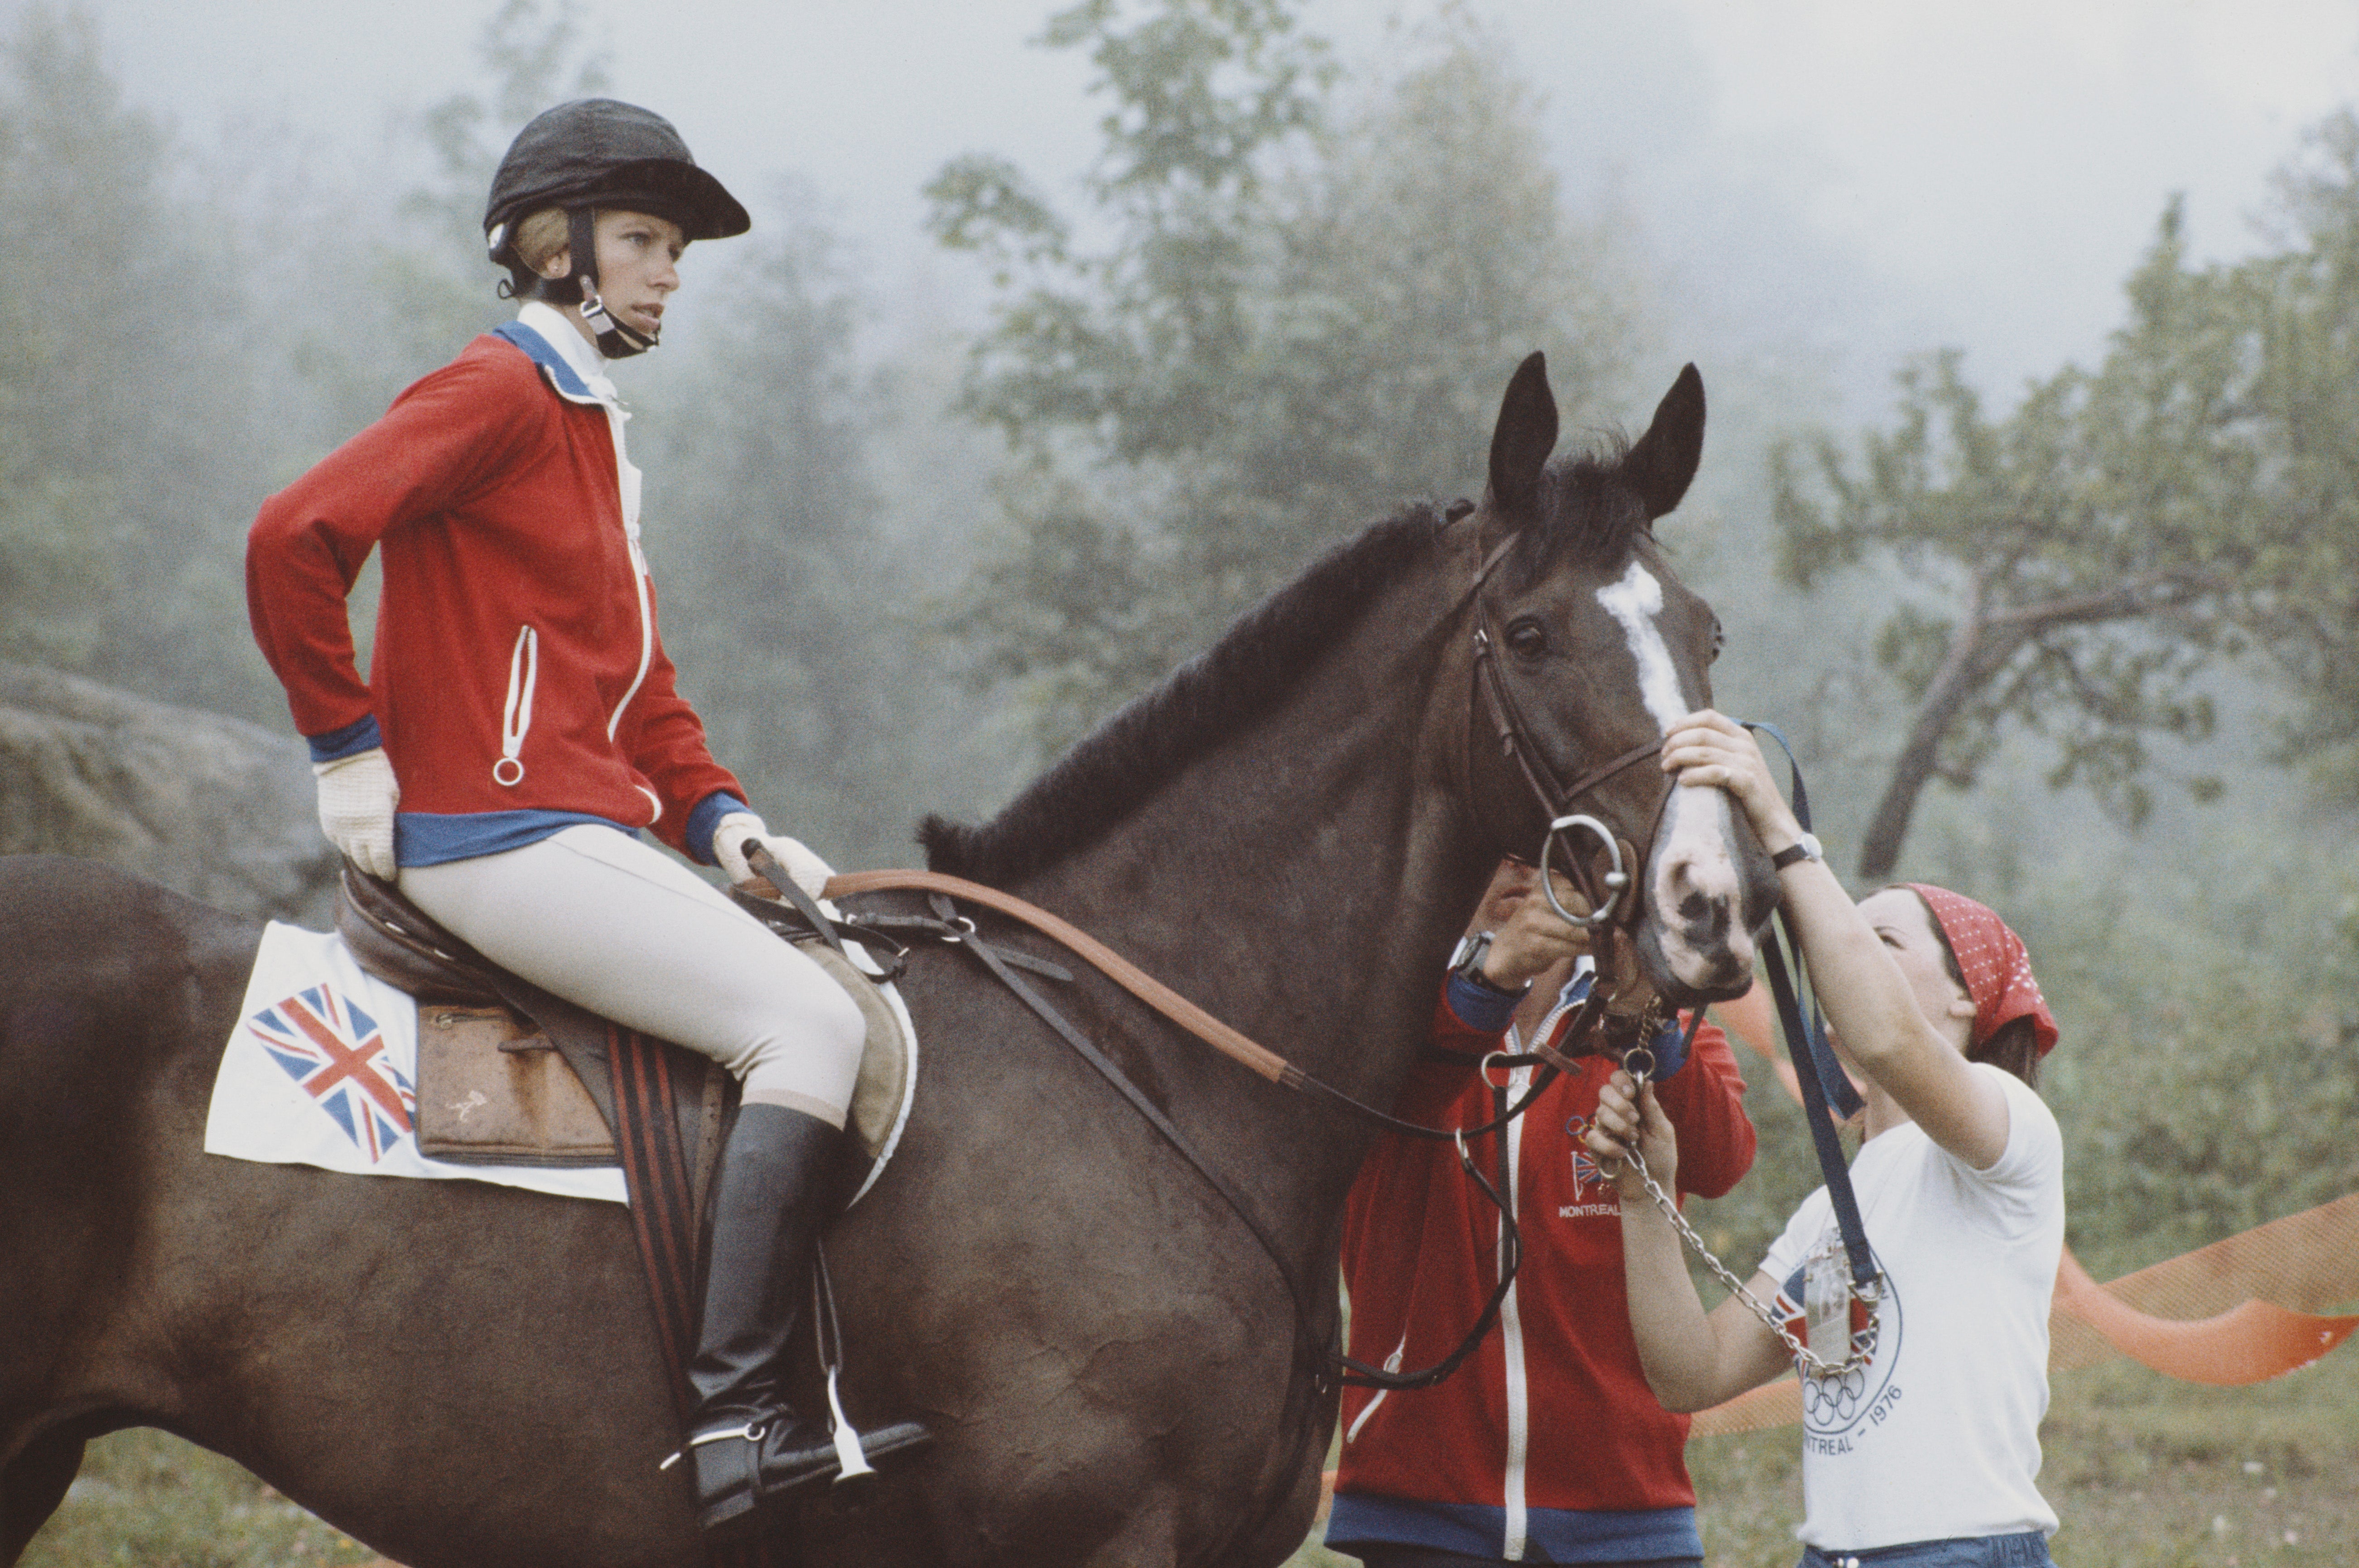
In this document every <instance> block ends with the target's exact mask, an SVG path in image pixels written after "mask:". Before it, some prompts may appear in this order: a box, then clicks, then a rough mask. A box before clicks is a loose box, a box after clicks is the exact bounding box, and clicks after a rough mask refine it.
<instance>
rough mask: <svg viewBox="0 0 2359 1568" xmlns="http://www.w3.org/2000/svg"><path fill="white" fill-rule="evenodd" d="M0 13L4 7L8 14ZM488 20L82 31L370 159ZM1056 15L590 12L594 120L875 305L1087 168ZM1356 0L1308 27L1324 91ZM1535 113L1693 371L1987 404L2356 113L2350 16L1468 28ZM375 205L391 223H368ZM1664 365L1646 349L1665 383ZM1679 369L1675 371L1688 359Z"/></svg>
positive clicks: (217, 102) (1495, 10) (2227, 224)
mask: <svg viewBox="0 0 2359 1568" xmlns="http://www.w3.org/2000/svg"><path fill="white" fill-rule="evenodd" d="M6 3H7V0H0V5H5V4H6ZM495 5H496V0H403V3H402V4H401V5H375V6H365V5H321V4H320V0H214V3H201V4H191V3H190V0H95V5H94V6H93V9H94V10H95V12H96V14H97V15H98V16H99V18H100V22H101V27H102V32H103V38H104V39H105V43H106V47H107V49H108V53H109V59H110V61H111V63H112V64H113V65H114V69H115V70H117V71H118V72H119V73H120V74H121V76H122V77H123V78H124V80H125V82H126V84H127V86H128V87H129V89H130V91H131V93H132V95H133V96H134V98H135V99H136V100H137V101H138V102H140V103H145V104H148V105H151V106H155V107H159V108H162V109H165V110H166V111H167V112H168V113H169V114H172V116H173V117H174V118H175V120H176V121H177V123H178V124H179V126H180V128H181V129H182V130H184V131H185V132H187V133H188V134H189V135H191V136H192V137H196V138H199V139H205V138H207V137H210V136H212V135H217V134H218V128H219V127H220V125H221V124H223V123H224V121H226V120H227V119H228V118H230V117H231V116H232V115H239V116H242V117H246V118H248V119H249V120H250V119H251V117H252V116H254V115H255V114H259V115H260V116H261V117H262V118H264V119H265V120H268V119H271V118H274V117H275V118H279V119H283V120H284V121H286V122H288V124H292V125H295V126H297V127H299V128H302V129H303V130H305V131H308V132H310V133H312V134H315V135H319V136H321V137H323V138H325V139H326V140H327V141H328V142H329V143H331V144H332V145H335V146H342V147H343V148H345V149H347V150H349V151H351V152H352V153H353V156H355V157H367V156H369V155H370V153H372V152H373V151H374V150H375V149H376V148H378V147H380V146H382V141H383V136H384V134H385V127H386V123H387V114H388V113H389V112H391V111H394V110H397V109H400V108H405V107H406V108H411V109H415V108H417V107H419V106H422V105H424V104H426V103H430V102H432V101H434V100H435V99H437V98H440V97H441V96H443V95H445V94H446V93H448V92H451V90H452V89H453V87H454V86H458V85H462V84H464V83H466V82H468V81H473V79H474V70H473V52H474V48H475V43H476V40H477V38H478V36H479V34H480V32H481V29H482V27H483V24H484V19H485V18H486V17H487V16H489V15H490V14H491V13H492V11H493V10H494V9H495ZM1049 9H1050V4H1049V0H883V3H875V4H864V5H854V4H848V3H844V0H828V3H821V0H672V3H670V4H668V5H664V6H661V7H656V6H652V5H632V4H627V3H625V0H587V4H586V6H585V11H586V15H587V16H588V18H589V26H590V29H591V33H592V38H593V39H594V40H595V41H596V42H598V43H599V44H602V45H603V47H604V48H605V49H608V50H609V51H610V53H611V57H612V70H613V75H614V89H615V91H616V92H617V93H618V95H620V96H623V97H626V98H631V99H634V100H636V101H639V102H643V103H647V104H648V105H649V106H651V107H654V108H657V109H658V110H660V111H662V112H663V113H665V114H668V115H669V116H670V117H671V118H672V119H673V120H674V121H675V122H676V123H677V124H679V126H680V128H681V130H682V132H683V133H684V134H685V135H687V137H688V139H689V141H690V145H691V146H693V147H694V148H695V150H696V153H697V156H698V157H699V158H700V160H701V161H702V162H704V163H706V164H707V165H708V166H710V167H712V168H714V169H716V170H717V171H719V172H721V173H722V174H723V178H726V179H727V180H728V181H729V183H730V184H731V185H732V186H733V187H734V188H736V189H739V191H740V194H741V195H744V196H745V197H746V199H747V200H748V204H749V205H751V206H753V207H754V208H755V210H756V214H757V217H758V215H759V214H760V212H761V211H762V207H763V202H764V200H766V198H765V195H764V192H765V190H766V188H767V187H768V186H770V184H771V183H772V179H773V177H775V176H777V175H782V174H793V175H798V176H800V177H802V178H806V179H808V180H809V181H810V182H811V183H812V184H814V185H815V186H816V187H817V188H818V189H820V190H821V192H822V193H824V194H825V195H826V197H827V198H829V200H831V201H832V204H833V206H834V210H835V211H836V212H837V213H838V214H839V216H840V220H841V222H843V225H844V226H845V227H846V228H847V229H849V230H851V231H852V232H853V233H854V234H855V235H856V236H857V237H858V239H859V241H860V243H861V244H862V245H863V247H864V251H865V253H866V254H867V255H868V256H869V257H870V258H871V261H872V265H874V267H875V269H876V274H877V276H879V277H880V278H885V279H892V278H906V277H907V276H908V273H909V272H910V271H911V269H913V268H918V267H921V266H924V265H927V263H926V261H925V256H926V249H925V244H926V243H925V241H924V240H923V238H922V235H921V234H920V233H919V229H918V220H919V213H920V211H921V205H920V202H919V198H918V196H917V189H918V187H919V185H920V184H921V183H922V182H923V181H924V180H925V178H927V177H928V176H929V174H931V173H932V171H933V170H934V169H935V168H938V167H939V166H940V163H941V162H942V160H943V159H944V158H946V157H951V156H952V155H955V154H957V153H960V152H962V151H968V150H974V149H990V150H995V151H1001V152H1006V153H1007V154H1009V155H1011V156H1013V157H1016V158H1017V159H1018V161H1019V162H1021V163H1023V164H1024V165H1025V166H1026V167H1027V168H1030V169H1032V170H1034V171H1035V172H1036V173H1038V174H1039V175H1041V176H1043V177H1046V178H1052V179H1053V178H1054V177H1056V176H1057V175H1059V174H1060V173H1065V174H1069V173H1070V172H1071V171H1072V170H1074V169H1075V168H1078V167H1079V165H1080V164H1081V162H1082V159H1083V158H1084V157H1086V156H1087V154H1088V151H1089V149H1090V146H1091V145H1092V128H1091V122H1092V119H1093V111H1092V109H1091V107H1090V106H1089V103H1088V101H1087V100H1086V98H1085V96H1084V92H1083V90H1084V87H1085V85H1086V71H1085V68H1084V66H1083V65H1082V62H1081V61H1078V60H1076V59H1072V58H1071V57H1070V56H1064V55H1052V54H1049V53H1047V52H1045V51H1043V50H1041V49H1036V48H1030V47H1027V39H1028V38H1030V37H1032V36H1033V35H1034V34H1036V33H1037V32H1038V28H1039V26H1040V23H1041V20H1042V19H1043V17H1044V16H1046V15H1047V14H1048V12H1049ZM1400 9H1406V10H1407V11H1408V14H1409V15H1411V16H1416V15H1419V14H1421V13H1422V12H1423V10H1424V9H1426V7H1425V6H1423V5H1411V6H1408V7H1397V6H1394V5H1386V4H1382V3H1375V0H1312V4H1310V6H1309V16H1310V25H1311V26H1312V27H1314V28H1316V29H1318V30H1320V31H1322V32H1325V33H1327V34H1329V35H1330V36H1332V37H1334V38H1337V39H1338V40H1339V42H1340V43H1341V45H1342V46H1343V50H1344V53H1345V55H1346V58H1347V59H1355V60H1366V59H1375V58H1378V57H1380V56H1381V54H1382V53H1383V51H1384V50H1385V49H1386V47H1387V43H1386V40H1387V38H1388V34H1387V31H1386V19H1387V18H1388V17H1389V16H1391V15H1393V14H1394V12H1395V11H1397V10H1400ZM1470 9H1472V10H1473V12H1474V13H1475V14H1477V15H1480V16H1485V17H1490V18H1494V19H1495V22H1496V23H1497V25H1498V26H1500V27H1503V28H1504V29H1505V30H1506V33H1507V34H1508V35H1509V37H1510V38H1512V39H1513V40H1514V44H1515V47H1516V49H1517V56H1518V59H1520V61H1521V63H1522V65H1523V67H1524V69H1525V70H1526V71H1527V73H1528V74H1529V75H1530V76H1531V77H1532V78H1533V79H1534V80H1535V81H1538V83H1540V84H1541V85H1542V86H1543V87H1544V88H1545V90H1546V91H1547V92H1548V93H1549V134H1550V137H1551V142H1552V146H1553V147H1554V150H1555V154H1556V157H1557V158H1558V160H1559V162H1560V167H1561V168H1562V169H1563V171H1564V174H1565V177H1566V181H1567V189H1568V191H1569V192H1570V193H1571V195H1572V196H1573V197H1574V199H1575V200H1576V201H1583V200H1595V199H1597V198H1599V197H1600V196H1601V193H1605V192H1618V193H1619V196H1620V198H1621V199H1622V200H1624V201H1625V203H1626V204H1627V206H1628V208H1629V209H1630V210H1631V211H1635V213H1636V216H1637V219H1638V221H1639V222H1640V225H1641V227H1642V228H1643V231H1644V239H1645V242H1646V243H1647V247H1648V249H1649V251H1650V252H1651V254H1656V255H1658V256H1659V257H1661V258H1662V260H1663V263H1664V265H1666V267H1667V268H1668V269H1669V276H1670V277H1671V278H1672V279H1673V280H1674V281H1675V284H1676V288H1675V289H1674V291H1673V292H1672V294H1671V296H1670V298H1669V307H1670V308H1669V311H1668V312H1667V314H1668V315H1669V318H1670V319H1669V320H1667V321H1666V323H1665V328H1666V332H1667V335H1669V337H1671V338H1673V339H1677V338H1678V337H1679V336H1680V331H1681V328H1682V321H1681V319H1680V317H1681V313H1682V312H1691V313H1692V316H1693V319H1694V321H1695V328H1694V330H1695V331H1696V333H1697V334H1698V335H1699V336H1709V337H1710V338H1711V340H1712V341H1723V342H1725V341H1730V338H1731V334H1734V336H1735V337H1736V338H1738V339H1745V338H1751V339H1753V340H1756V341H1764V342H1770V341H1778V342H1782V341H1800V342H1807V343H1810V344H1814V345H1818V346H1820V347H1821V349H1823V350H1825V351H1828V352H1830V353H1832V355H1835V356H1837V357H1838V358H1839V359H1840V361H1841V362H1842V363H1841V367H1840V368H1841V370H1842V373H1843V374H1844V375H1845V376H1846V377H1847V378H1849V379H1850V380H1852V381H1853V382H1854V384H1856V382H1857V380H1858V379H1859V378H1861V377H1863V376H1870V375H1872V376H1873V377H1874V378H1875V380H1876V381H1877V383H1878V384H1880V383H1881V380H1882V378H1883V377H1885V376H1886V374H1888V372H1889V369H1890V365H1891V362H1892V359H1893V358H1894V356H1896V355H1897V354H1898V353H1900V352H1903V351H1908V350H1910V349H1914V348H1922V347H1927V346H1930V345H1933V344H1938V343H1955V344H1960V345H1962V346H1964V347H1966V348H1967V349H1968V350H1969V351H1970V352H1971V354H1972V356H1973V364H1974V366H1975V367H1976V368H1977V370H1978V371H1979V373H1980V375H1981V378H1982V379H1983V380H1984V383H1985V384H1988V385H1992V386H1994V387H1996V388H2002V389H2006V390H2012V388H2013V386H2014V385H2015V384H2017V382H2019V381H2020V379H2021V378H2022V377H2024V376H2026V375H2030V374H2036V373H2044V372H2047V371H2049V370H2052V369H2053V368H2055V366H2056V365H2057V364H2059V363H2060V362H2062V361H2063V360H2065V359H2068V358H2082V359H2083V360H2085V359H2086V358H2087V357H2089V356H2090V355H2091V354H2092V353H2093V351H2095V350H2096V349H2097V348H2098V347H2099V346H2100V344H2101V342H2102V339H2103V336H2104V332H2105V331H2106V330H2107V329H2108V328H2110V327H2111V326H2112V325H2113V324H2114V322H2115V321H2116V320H2117V319H2118V317H2119V306H2118V288H2119V285H2120V283H2121V280H2122V278H2123V276H2125V273H2126V272H2127V270H2128V269H2129V267H2130V266H2131V265H2132V264H2133V263H2134V262H2135V261H2136V257H2137V254H2138V253H2139V252H2140V250H2141V249H2142V248H2143V247H2144V246H2145V244H2146V243H2147V241H2148V239H2149V238H2150V236H2151V234H2152V231H2153V225H2154V222H2155V220H2156V217H2157V215H2158V212H2159V211H2160V210H2161V207H2162V204H2163V201H2164V200H2165V199H2166V197H2167V196H2168V195H2169V193H2170V192H2172V191H2174V190H2180V191H2184V192H2186V194H2187V197H2188V200H2189V206H2190V216H2191V219H2192V224H2193V230H2194V234H2195V238H2196V241H2197V244H2198V248H2199V250H2201V251H2202V252H2204V253H2207V254H2230V253H2234V252H2235V251H2238V250H2240V249H2242V248H2245V247H2246V246H2247V245H2248V244H2249V243H2251V241H2250V232H2249V222H2248V220H2249V217H2250V215H2251V214H2252V213H2254V212H2255V211H2257V210H2258V209H2259V207H2260V206H2261V204H2262V202H2263V200H2264V199H2265V196H2266V191H2267V175H2268V172H2269V170H2270V169H2271V168H2273V167H2274V166H2275V165H2277V163H2278V162H2280V161H2281V160H2282V159H2283V158H2284V157H2286V156H2287V155H2288V153H2290V152H2291V151H2292V150H2293V148H2294V146H2296V143H2297V141H2298V137H2299V133H2300V131H2301V129H2302V128H2303V127H2304V126H2306V125H2309V124H2312V123H2314V122H2315V121H2317V120H2318V119H2319V118H2320V117H2321V116H2322V115H2323V114H2327V113H2328V112H2330V111H2331V110H2332V109H2334V108H2336V107H2338V106H2340V105H2343V104H2344V103H2352V102H2354V101H2359V5H2354V4H2352V3H2351V0H1973V3H1971V4H1961V3H1957V0H1940V3H1934V0H1774V3H1755V0H1487V3H1485V0H1472V3H1471V5H1470ZM388 194H389V195H390V194H391V193H390V192H388ZM1679 346H1680V345H1679V344H1677V343H1676V342H1674V343H1672V344H1671V345H1669V347H1670V349H1671V350H1672V351H1674V352H1675V353H1676V351H1677V350H1678V349H1679ZM1680 357H1683V356H1680Z"/></svg>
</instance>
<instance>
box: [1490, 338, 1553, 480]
mask: <svg viewBox="0 0 2359 1568" xmlns="http://www.w3.org/2000/svg"><path fill="white" fill-rule="evenodd" d="M1555 450H1556V394H1554V393H1552V392H1550V391H1549V379H1548V356H1547V355H1546V354H1538V353H1536V354H1534V355H1532V356H1531V357H1530V358H1529V359H1527V360H1526V361H1524V362H1523V363H1521V364H1519V365H1517V367H1516V374H1515V379H1513V380H1512V381H1510V382H1508V383H1507V395H1506V398H1504V399H1503V400H1502V401H1501V402H1500V404H1499V425H1498V427H1497V428H1496V429H1495V430H1493V431H1492V432H1491V504H1492V505H1493V506H1494V507H1495V508H1496V509H1497V510H1498V511H1499V512H1500V513H1501V514H1505V515H1506V516H1510V517H1521V516H1528V515H1530V514H1531V512H1532V510H1533V507H1534V503H1536V502H1537V501H1538V498H1539V491H1540V470H1541V469H1542V468H1544V467H1546V466H1547V464H1548V460H1549V453H1550V452H1552V451H1555Z"/></svg>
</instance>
